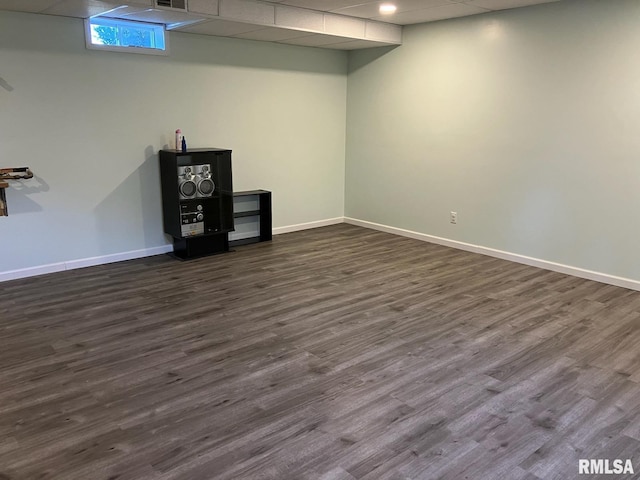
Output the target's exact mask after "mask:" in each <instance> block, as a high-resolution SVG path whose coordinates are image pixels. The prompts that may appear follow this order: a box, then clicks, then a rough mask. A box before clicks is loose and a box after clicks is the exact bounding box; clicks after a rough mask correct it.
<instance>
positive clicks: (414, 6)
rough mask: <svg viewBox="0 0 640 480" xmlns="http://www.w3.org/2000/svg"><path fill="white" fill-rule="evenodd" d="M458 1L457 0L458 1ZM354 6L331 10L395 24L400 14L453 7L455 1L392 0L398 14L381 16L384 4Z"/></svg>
mask: <svg viewBox="0 0 640 480" xmlns="http://www.w3.org/2000/svg"><path fill="white" fill-rule="evenodd" d="M456 1H457V0H456ZM351 3H352V5H349V6H346V7H343V8H338V9H334V10H331V11H332V12H334V13H339V14H342V15H350V16H353V17H361V18H374V17H375V18H380V19H386V21H388V22H391V23H393V18H394V17H395V16H396V14H398V13H400V12H407V11H409V10H420V9H424V8H432V7H441V6H451V5H452V4H454V3H455V2H454V1H453V0H395V1H394V0H391V2H390V3H393V4H394V5H395V6H396V7H397V9H396V14H388V15H381V14H380V4H381V3H382V2H373V3H359V2H356V1H352V2H351Z"/></svg>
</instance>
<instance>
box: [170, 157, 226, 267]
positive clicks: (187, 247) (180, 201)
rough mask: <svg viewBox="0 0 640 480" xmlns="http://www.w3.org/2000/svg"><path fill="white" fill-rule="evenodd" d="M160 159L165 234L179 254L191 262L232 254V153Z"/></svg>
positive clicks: (176, 254)
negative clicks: (229, 237) (230, 238)
mask: <svg viewBox="0 0 640 480" xmlns="http://www.w3.org/2000/svg"><path fill="white" fill-rule="evenodd" d="M159 159H160V180H161V184H162V210H163V220H164V231H165V233H166V234H168V235H171V236H172V237H173V254H174V255H175V256H176V257H179V258H181V259H188V258H194V257H200V256H203V255H211V254H214V253H222V252H227V251H229V240H228V236H227V235H228V233H229V232H231V231H233V229H234V223H233V181H232V175H231V150H226V149H221V148H198V149H191V150H187V151H186V152H182V151H179V150H160V153H159ZM203 167H206V169H204V170H203Z"/></svg>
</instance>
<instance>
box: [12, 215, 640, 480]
mask: <svg viewBox="0 0 640 480" xmlns="http://www.w3.org/2000/svg"><path fill="white" fill-rule="evenodd" d="M639 367H640V293H638V292H633V291H629V290H625V289H622V288H617V287H612V286H607V285H604V284H600V283H596V282H591V281H587V280H582V279H578V278H574V277H569V276H566V275H562V274H558V273H553V272H549V271H545V270H539V269H536V268H532V267H527V266H523V265H519V264H515V263H510V262H506V261H503V260H498V259H494V258H490V257H486V256H481V255H475V254H471V253H466V252H462V251H457V250H453V249H449V248H445V247H441V246H437V245H431V244H428V243H423V242H419V241H415V240H411V239H407V238H402V237H397V236H392V235H388V234H385V233H380V232H376V231H372V230H367V229H363V228H359V227H354V226H349V225H336V226H332V227H326V228H320V229H315V230H308V231H304V232H297V233H292V234H287V235H281V236H278V237H276V238H275V239H274V241H273V242H272V243H263V244H256V245H251V246H246V247H240V248H238V249H237V251H236V252H234V253H230V254H227V255H220V256H214V257H209V258H203V259H198V260H194V261H190V262H179V261H175V260H173V259H171V258H169V257H168V256H158V257H152V258H147V259H141V260H136V261H130V262H124V263H119V264H112V265H107V266H101V267H94V268H88V269H83V270H74V271H69V272H64V273H59V274H53V275H47V276H43V277H38V278H32V279H25V280H19V281H13V282H7V283H3V284H0V479H1V480H7V479H11V480H22V479H28V480H32V479H62V480H75V479H78V480H80V479H81V480H107V479H109V480H116V479H117V480H147V479H149V480H151V479H154V480H160V479H162V480H168V479H172V480H173V479H175V480H207V479H278V480H282V479H285V480H286V479H310V480H320V479H322V480H353V479H359V480H384V479H446V480H460V479H500V480H502V479H505V480H517V479H522V480H535V479H548V480H551V479H558V480H560V479H562V480H564V479H572V478H589V477H585V476H578V459H580V458H604V459H616V458H620V459H627V458H630V459H632V462H633V465H634V467H635V469H636V471H638V470H640V453H639V450H640V385H639V383H638V382H639V381H640V368H639ZM590 478H593V477H590ZM603 478H611V476H610V475H609V476H606V477H603ZM616 478H635V476H627V477H621V476H618V477H616Z"/></svg>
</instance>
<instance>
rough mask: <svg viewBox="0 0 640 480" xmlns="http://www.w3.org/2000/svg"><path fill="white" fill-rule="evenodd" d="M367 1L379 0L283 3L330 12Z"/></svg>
mask: <svg viewBox="0 0 640 480" xmlns="http://www.w3.org/2000/svg"><path fill="white" fill-rule="evenodd" d="M366 3H371V4H376V5H377V4H378V3H379V0H283V1H282V5H291V6H292V7H300V8H309V9H311V10H319V11H323V12H328V11H331V10H335V9H338V8H344V7H349V6H354V5H362V4H366Z"/></svg>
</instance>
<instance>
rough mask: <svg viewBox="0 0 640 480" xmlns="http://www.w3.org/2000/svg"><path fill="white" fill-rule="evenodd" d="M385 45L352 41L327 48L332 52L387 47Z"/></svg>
mask: <svg viewBox="0 0 640 480" xmlns="http://www.w3.org/2000/svg"><path fill="white" fill-rule="evenodd" d="M388 46H389V45H388V44H387V43H380V42H372V41H370V40H352V41H349V42H343V43H332V44H331V45H329V46H328V48H332V49H334V50H360V49H362V48H371V47H388Z"/></svg>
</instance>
